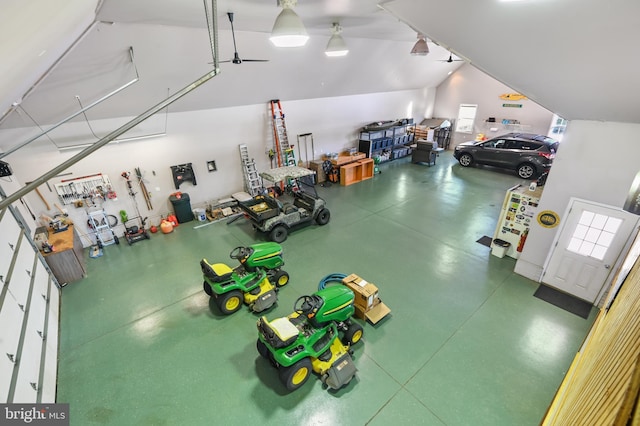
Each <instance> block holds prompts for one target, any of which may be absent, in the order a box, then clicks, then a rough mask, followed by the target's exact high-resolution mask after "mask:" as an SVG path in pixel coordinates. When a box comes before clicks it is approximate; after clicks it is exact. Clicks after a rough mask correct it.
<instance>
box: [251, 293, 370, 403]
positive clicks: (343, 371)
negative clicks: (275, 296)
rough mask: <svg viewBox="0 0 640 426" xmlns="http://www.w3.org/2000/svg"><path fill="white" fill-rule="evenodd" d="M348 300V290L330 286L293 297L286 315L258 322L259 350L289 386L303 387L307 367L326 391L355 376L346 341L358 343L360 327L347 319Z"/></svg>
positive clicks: (350, 304)
mask: <svg viewBox="0 0 640 426" xmlns="http://www.w3.org/2000/svg"><path fill="white" fill-rule="evenodd" d="M353 301H354V294H353V291H351V290H350V289H349V288H347V287H345V286H342V285H338V286H331V287H327V288H324V289H322V290H319V291H317V292H315V293H314V294H312V295H310V296H302V297H300V298H298V300H296V302H295V303H294V306H293V309H294V312H293V313H292V314H290V315H288V316H286V317H282V318H277V319H275V320H273V321H268V320H267V319H266V317H264V316H263V317H261V318H260V319H259V320H258V323H257V326H258V341H257V348H258V352H259V353H260V355H262V356H263V357H265V358H267V359H268V360H269V361H271V363H272V364H273V365H274V366H275V367H276V368H277V369H278V373H279V376H280V380H281V381H282V383H283V384H284V385H285V387H286V388H287V389H288V390H290V391H293V390H295V389H298V388H299V387H300V386H302V385H303V384H304V383H305V382H306V381H307V379H308V378H309V375H310V373H311V371H314V372H315V373H317V374H318V375H319V376H320V379H321V380H322V383H323V384H325V385H326V386H327V387H329V388H331V389H339V388H340V387H342V386H344V385H346V384H347V383H349V382H350V381H351V379H352V378H353V377H354V376H355V374H356V367H355V364H354V363H353V359H352V357H351V355H352V350H351V345H353V344H355V343H357V342H358V341H360V339H361V338H362V332H363V330H362V326H361V325H360V324H358V323H357V322H353V321H352V320H351V316H352V315H353V313H354V307H353Z"/></svg>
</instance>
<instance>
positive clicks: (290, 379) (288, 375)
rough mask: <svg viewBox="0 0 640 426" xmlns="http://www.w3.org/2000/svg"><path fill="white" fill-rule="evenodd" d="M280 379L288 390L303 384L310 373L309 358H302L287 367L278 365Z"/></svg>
mask: <svg viewBox="0 0 640 426" xmlns="http://www.w3.org/2000/svg"><path fill="white" fill-rule="evenodd" d="M278 374H279V375H280V380H281V381H282V383H283V384H284V386H285V387H286V388H287V390H288V391H294V390H296V389H298V388H299V387H300V386H302V385H304V384H305V382H306V381H307V379H309V376H310V375H311V360H309V358H303V359H301V360H300V361H298V362H296V363H295V364H293V365H291V366H289V367H282V366H281V367H280V368H279V370H278Z"/></svg>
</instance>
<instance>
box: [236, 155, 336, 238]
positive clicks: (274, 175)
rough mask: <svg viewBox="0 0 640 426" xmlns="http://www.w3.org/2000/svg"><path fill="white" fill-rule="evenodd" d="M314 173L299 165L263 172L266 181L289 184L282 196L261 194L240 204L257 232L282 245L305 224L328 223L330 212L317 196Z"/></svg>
mask: <svg viewBox="0 0 640 426" xmlns="http://www.w3.org/2000/svg"><path fill="white" fill-rule="evenodd" d="M313 174H314V172H313V171H312V170H309V169H305V168H303V167H297V166H285V167H277V168H275V169H271V170H269V171H268V172H265V173H261V174H260V176H262V178H263V179H265V180H268V181H271V182H274V183H280V182H282V184H283V186H285V185H286V188H287V191H285V193H284V194H283V195H282V196H281V197H280V198H274V197H272V196H270V195H258V196H256V197H253V198H252V199H250V200H248V201H242V202H240V203H238V204H239V206H240V208H241V209H242V210H243V211H244V213H245V216H246V217H247V218H248V219H249V220H250V221H251V224H252V225H253V227H254V229H258V230H260V231H262V232H264V233H266V234H268V236H269V239H270V240H271V241H275V242H276V243H281V242H283V241H284V240H286V239H287V236H288V235H289V230H291V229H292V228H293V227H296V226H298V225H303V224H310V223H312V222H314V221H315V222H316V223H317V224H318V225H326V224H327V223H329V219H330V218H331V213H330V211H329V209H328V208H327V207H326V203H325V201H324V200H323V199H322V198H320V197H319V196H318V193H317V192H316V189H315V187H314V186H313V184H311V183H309V181H308V180H307V179H304V178H305V177H311V176H312V175H313Z"/></svg>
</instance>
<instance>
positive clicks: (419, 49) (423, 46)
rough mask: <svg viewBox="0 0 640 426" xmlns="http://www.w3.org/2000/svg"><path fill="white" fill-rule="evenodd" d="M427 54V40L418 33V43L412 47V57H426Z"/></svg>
mask: <svg viewBox="0 0 640 426" xmlns="http://www.w3.org/2000/svg"><path fill="white" fill-rule="evenodd" d="M428 53H429V46H428V45H427V38H426V37H425V36H424V34H420V33H418V41H416V44H414V45H413V49H411V54H412V55H414V56H426V55H427V54H428Z"/></svg>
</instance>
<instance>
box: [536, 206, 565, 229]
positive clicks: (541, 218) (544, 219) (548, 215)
mask: <svg viewBox="0 0 640 426" xmlns="http://www.w3.org/2000/svg"><path fill="white" fill-rule="evenodd" d="M538 223H539V224H540V226H543V227H545V228H555V227H556V226H558V224H559V223H560V216H558V213H556V212H554V211H551V210H545V211H543V212H540V213H538Z"/></svg>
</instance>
